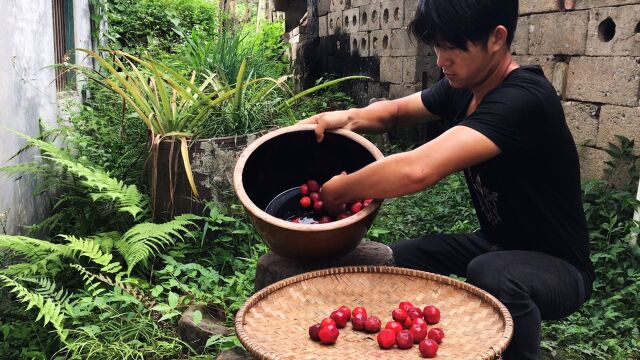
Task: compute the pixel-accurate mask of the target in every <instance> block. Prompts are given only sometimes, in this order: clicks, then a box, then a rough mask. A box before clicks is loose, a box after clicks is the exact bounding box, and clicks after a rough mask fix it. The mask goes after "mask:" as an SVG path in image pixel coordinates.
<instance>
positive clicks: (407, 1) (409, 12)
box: [402, 0, 418, 26]
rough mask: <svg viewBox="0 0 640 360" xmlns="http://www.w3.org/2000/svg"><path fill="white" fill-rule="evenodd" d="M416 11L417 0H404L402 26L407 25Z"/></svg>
mask: <svg viewBox="0 0 640 360" xmlns="http://www.w3.org/2000/svg"><path fill="white" fill-rule="evenodd" d="M417 11H418V0H404V22H403V24H402V25H403V26H408V25H409V23H410V22H411V21H412V20H413V18H414V17H415V15H416V12H417Z"/></svg>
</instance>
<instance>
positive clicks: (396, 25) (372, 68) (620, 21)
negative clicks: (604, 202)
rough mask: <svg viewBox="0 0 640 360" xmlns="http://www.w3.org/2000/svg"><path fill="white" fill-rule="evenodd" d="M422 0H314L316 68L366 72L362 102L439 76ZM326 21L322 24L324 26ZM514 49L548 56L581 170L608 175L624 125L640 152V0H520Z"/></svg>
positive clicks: (539, 58)
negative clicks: (420, 30) (424, 31)
mask: <svg viewBox="0 0 640 360" xmlns="http://www.w3.org/2000/svg"><path fill="white" fill-rule="evenodd" d="M417 4H418V0H384V1H376V0H317V2H315V0H313V1H312V2H311V3H310V8H309V14H315V15H316V16H314V17H312V20H313V21H312V22H311V24H313V25H314V26H313V27H311V28H312V29H313V31H314V32H313V34H315V35H314V36H313V38H314V39H315V42H314V44H313V47H311V48H310V52H311V53H312V54H311V56H307V57H306V59H307V61H309V63H310V64H311V65H309V66H307V68H308V69H309V68H313V69H314V70H315V71H307V72H308V73H309V74H313V73H315V74H316V76H318V74H320V75H321V74H323V73H334V74H339V75H351V74H363V75H367V76H370V77H371V78H372V80H371V81H363V82H357V83H351V85H350V86H351V90H352V91H351V92H352V94H353V95H354V96H355V97H356V99H357V100H358V102H359V103H360V104H361V105H366V104H367V103H368V101H369V99H372V98H381V97H383V98H398V97H401V96H406V95H409V94H412V93H414V92H416V91H420V90H421V89H423V88H425V87H428V86H430V85H432V84H433V83H434V82H435V81H437V80H438V79H439V78H440V70H439V69H438V68H437V66H436V59H435V56H434V54H433V53H432V49H430V48H428V47H427V46H425V45H423V44H421V43H420V42H418V41H417V40H416V39H415V38H414V37H412V36H410V35H409V34H408V33H407V30H406V27H407V24H408V23H409V22H410V21H411V20H412V18H413V15H414V13H415V10H416V9H417ZM316 26H317V28H316ZM512 51H513V54H514V57H515V59H516V61H517V62H518V63H520V64H539V65H541V66H542V68H543V70H544V72H545V75H546V76H547V78H548V79H549V81H551V82H552V83H553V85H554V87H555V88H556V90H557V92H558V95H559V96H560V97H561V99H562V102H563V105H564V108H565V112H566V116H567V122H568V123H569V126H570V128H571V130H572V132H573V135H574V138H575V140H576V143H577V144H578V145H579V152H580V156H581V167H582V175H583V177H585V178H602V177H603V176H604V168H605V164H604V161H607V160H609V158H608V155H607V154H606V152H605V151H604V150H605V149H606V148H607V147H608V143H609V142H615V135H618V134H619V135H624V136H626V137H628V138H633V139H636V145H635V151H636V152H637V153H638V154H640V106H639V105H640V102H639V100H640V98H639V93H640V0H520V19H519V23H518V29H517V31H516V34H515V40H514V43H513V46H512ZM639 165H640V164H639Z"/></svg>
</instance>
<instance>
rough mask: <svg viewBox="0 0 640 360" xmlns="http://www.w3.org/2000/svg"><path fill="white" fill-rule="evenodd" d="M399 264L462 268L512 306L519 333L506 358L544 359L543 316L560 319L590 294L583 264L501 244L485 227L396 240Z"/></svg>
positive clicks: (433, 268)
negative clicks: (486, 235)
mask: <svg viewBox="0 0 640 360" xmlns="http://www.w3.org/2000/svg"><path fill="white" fill-rule="evenodd" d="M391 248H392V250H393V255H394V258H395V262H396V265H397V266H401V267H407V268H412V269H417V270H424V271H429V272H433V273H437V274H442V275H450V274H456V275H458V276H462V277H466V278H467V282H469V283H470V284H473V285H475V286H477V287H479V288H481V289H484V290H486V291H487V292H489V293H490V294H492V295H493V296H495V297H496V298H498V300H500V301H501V302H502V303H503V304H504V305H505V306H506V307H507V309H509V312H510V313H511V316H512V317H513V323H514V333H513V339H512V340H511V343H510V344H509V347H508V348H507V350H506V351H505V352H504V353H503V354H502V358H503V359H505V360H512V359H514V360H529V359H532V360H533V359H536V360H537V359H541V358H542V356H541V352H540V337H541V335H540V326H541V324H540V322H541V320H542V319H544V320H552V319H560V318H563V317H565V316H567V315H569V314H571V313H572V312H574V311H575V310H576V309H578V307H580V305H582V303H583V302H584V301H585V300H586V297H587V295H586V294H587V292H586V291H585V285H584V283H583V280H582V275H581V273H580V271H579V270H578V269H576V268H575V267H574V266H573V265H571V264H569V263H568V262H566V261H564V260H561V259H559V258H556V257H553V256H551V255H547V254H544V253H540V252H536V251H521V250H501V249H499V248H496V247H495V246H492V244H490V243H489V242H487V241H486V240H485V239H484V238H483V237H482V235H481V234H480V233H473V234H456V235H453V234H452V235H449V234H440V235H426V236H423V237H420V238H417V239H413V240H407V241H403V242H400V243H397V244H394V245H392V246H391Z"/></svg>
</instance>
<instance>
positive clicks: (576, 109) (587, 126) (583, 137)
mask: <svg viewBox="0 0 640 360" xmlns="http://www.w3.org/2000/svg"><path fill="white" fill-rule="evenodd" d="M562 107H563V109H564V116H565V118H566V120H567V125H568V126H569V130H571V134H572V135H573V140H574V141H575V143H576V145H587V146H595V145H596V137H597V135H598V105H596V104H590V103H583V102H576V101H563V102H562Z"/></svg>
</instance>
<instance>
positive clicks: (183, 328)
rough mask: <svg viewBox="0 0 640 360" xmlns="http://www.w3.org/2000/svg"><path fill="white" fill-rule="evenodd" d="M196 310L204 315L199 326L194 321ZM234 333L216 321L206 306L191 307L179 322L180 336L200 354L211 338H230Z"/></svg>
mask: <svg viewBox="0 0 640 360" xmlns="http://www.w3.org/2000/svg"><path fill="white" fill-rule="evenodd" d="M196 310H197V311H200V313H201V314H202V319H201V320H200V322H199V323H197V324H196V323H195V322H194V321H193V313H194V312H195V311H196ZM233 333H234V330H233V329H232V328H228V327H227V326H225V324H224V323H223V322H222V321H220V320H218V319H216V318H215V317H214V316H213V315H212V314H211V312H210V311H209V310H208V309H207V307H205V306H200V305H195V306H189V307H188V308H187V310H185V312H184V313H182V316H181V317H180V320H178V336H180V338H181V339H182V340H183V341H184V342H186V343H187V344H189V345H190V346H191V347H192V348H193V349H194V350H196V351H197V352H199V353H202V352H203V351H204V346H205V344H206V343H207V340H208V339H209V338H210V337H211V336H214V335H222V336H229V335H232V334H233Z"/></svg>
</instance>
